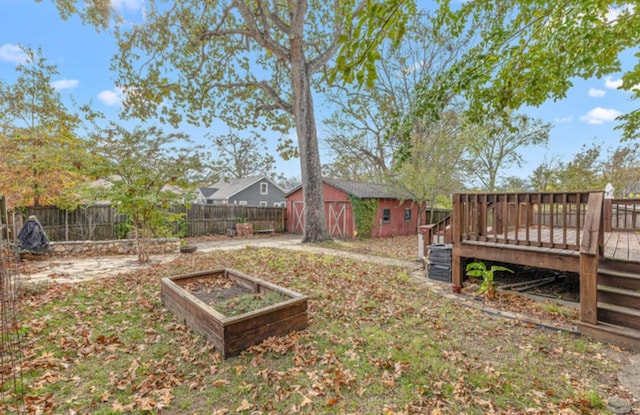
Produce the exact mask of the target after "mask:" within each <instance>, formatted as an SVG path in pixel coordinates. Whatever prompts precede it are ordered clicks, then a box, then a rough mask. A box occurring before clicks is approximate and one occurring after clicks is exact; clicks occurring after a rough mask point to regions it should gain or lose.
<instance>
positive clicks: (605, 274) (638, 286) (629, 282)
mask: <svg viewBox="0 0 640 415" xmlns="http://www.w3.org/2000/svg"><path fill="white" fill-rule="evenodd" d="M598 284H599V285H607V286H610V287H618V288H626V289H629V290H636V291H637V290H640V269H639V270H638V272H631V271H628V270H618V269H615V268H611V267H602V266H599V267H598Z"/></svg>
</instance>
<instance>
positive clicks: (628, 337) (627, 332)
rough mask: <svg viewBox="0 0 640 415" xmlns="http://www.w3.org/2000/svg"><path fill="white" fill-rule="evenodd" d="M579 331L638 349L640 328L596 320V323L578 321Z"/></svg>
mask: <svg viewBox="0 0 640 415" xmlns="http://www.w3.org/2000/svg"><path fill="white" fill-rule="evenodd" d="M578 330H579V331H580V333H582V334H585V335H587V336H589V337H593V338H595V339H597V340H600V341H603V342H606V343H612V344H616V345H618V346H623V347H628V348H630V349H634V350H640V330H634V329H630V328H628V327H620V326H616V325H613V324H607V323H604V322H598V324H589V323H583V322H580V323H578Z"/></svg>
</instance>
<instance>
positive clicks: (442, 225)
mask: <svg viewBox="0 0 640 415" xmlns="http://www.w3.org/2000/svg"><path fill="white" fill-rule="evenodd" d="M421 228H423V229H424V230H423V232H422V233H423V234H424V246H425V247H427V246H429V245H431V244H442V243H445V244H448V243H451V214H449V215H447V216H445V217H444V218H442V219H440V220H439V221H438V222H436V223H430V224H429V225H423V226H421Z"/></svg>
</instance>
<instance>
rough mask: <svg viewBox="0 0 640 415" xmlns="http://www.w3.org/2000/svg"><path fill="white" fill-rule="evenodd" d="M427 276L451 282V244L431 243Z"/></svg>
mask: <svg viewBox="0 0 640 415" xmlns="http://www.w3.org/2000/svg"><path fill="white" fill-rule="evenodd" d="M428 249H429V251H428V256H427V263H428V266H427V277H428V278H429V279H431V280H436V281H442V282H451V244H435V245H429V247H428Z"/></svg>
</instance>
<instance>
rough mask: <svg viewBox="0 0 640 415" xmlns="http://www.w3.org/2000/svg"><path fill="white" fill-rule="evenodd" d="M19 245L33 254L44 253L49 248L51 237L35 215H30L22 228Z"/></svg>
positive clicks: (21, 248)
mask: <svg viewBox="0 0 640 415" xmlns="http://www.w3.org/2000/svg"><path fill="white" fill-rule="evenodd" d="M18 247H19V248H20V250H22V251H28V252H31V253H33V254H44V253H46V252H47V251H48V250H49V239H48V238H47V235H46V234H45V233H44V229H42V225H40V222H38V219H36V218H35V217H32V216H30V217H29V219H28V220H27V221H26V222H25V223H24V226H23V227H22V229H20V233H19V234H18Z"/></svg>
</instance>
